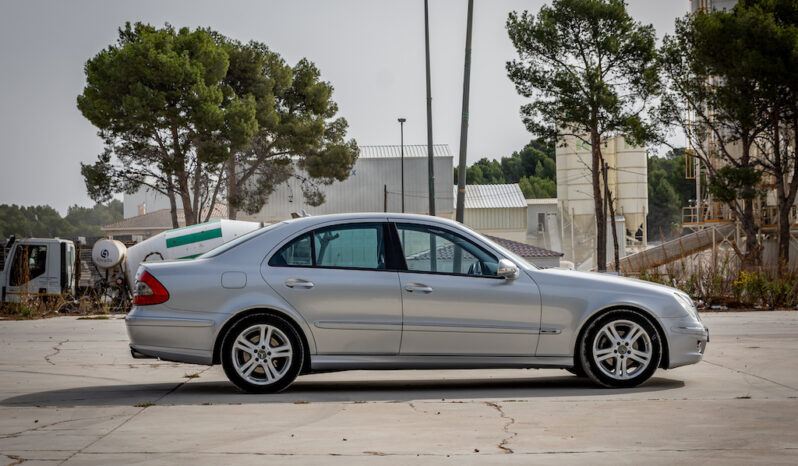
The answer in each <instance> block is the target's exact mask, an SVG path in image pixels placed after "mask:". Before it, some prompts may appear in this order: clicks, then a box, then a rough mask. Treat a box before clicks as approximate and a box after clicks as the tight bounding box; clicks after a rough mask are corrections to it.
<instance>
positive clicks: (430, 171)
mask: <svg viewBox="0 0 798 466" xmlns="http://www.w3.org/2000/svg"><path fill="white" fill-rule="evenodd" d="M428 3H429V0H424V45H425V48H426V53H427V178H428V180H429V214H430V215H433V216H434V215H435V166H434V164H433V158H432V157H433V154H432V86H431V84H430V69H429V8H428Z"/></svg>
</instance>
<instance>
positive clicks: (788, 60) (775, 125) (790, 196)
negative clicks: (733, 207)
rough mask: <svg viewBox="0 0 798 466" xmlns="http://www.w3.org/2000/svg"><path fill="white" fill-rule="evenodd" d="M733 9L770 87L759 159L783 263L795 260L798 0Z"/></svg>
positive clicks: (761, 82)
mask: <svg viewBox="0 0 798 466" xmlns="http://www.w3.org/2000/svg"><path fill="white" fill-rule="evenodd" d="M732 15H733V18H734V21H733V22H734V23H735V24H742V25H743V27H746V30H745V34H743V35H742V37H739V38H738V39H737V40H738V41H742V42H744V46H745V49H746V55H744V56H742V57H740V58H741V59H742V60H744V61H745V62H748V63H751V64H752V66H749V67H746V71H748V72H750V73H751V74H752V78H753V79H754V80H755V81H756V82H757V85H758V86H759V87H760V88H761V89H766V90H767V91H768V92H767V93H766V94H765V96H766V99H767V102H768V108H769V111H768V114H767V118H768V119H769V121H770V124H769V126H768V129H767V131H766V132H765V133H764V135H763V136H764V137H762V138H761V139H762V141H757V143H756V145H757V148H758V149H759V151H758V157H757V161H758V164H759V165H760V166H761V168H762V169H763V170H764V171H765V172H766V173H768V174H769V175H770V180H771V182H772V183H773V184H774V186H775V188H776V189H775V191H776V192H775V193H774V194H775V197H776V204H777V211H778V220H777V222H776V223H777V225H778V227H777V228H778V233H777V237H778V243H779V265H780V268H783V267H784V266H786V265H787V264H789V263H790V241H791V237H790V228H791V219H790V213H791V210H792V208H793V206H794V205H795V199H796V195H798V151H796V145H795V137H796V135H798V3H796V2H795V1H793V0H742V1H740V2H738V4H737V5H735V7H734V9H733V12H732ZM740 176H745V174H741V175H740Z"/></svg>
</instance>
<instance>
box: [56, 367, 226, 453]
mask: <svg viewBox="0 0 798 466" xmlns="http://www.w3.org/2000/svg"><path fill="white" fill-rule="evenodd" d="M211 367H212V366H208V367H207V368H205V369H203V370H201V371H200V372H199V373H198V374H203V373H205V372H206V371H209V370H210V369H211ZM191 380H193V379H186V380H184V381H182V382H180V383H179V384H177V385H175V386H174V387H173V388H172V389H171V390H169V391H168V392H166V393H164V394H163V395H161V396H160V397H158V398H157V399H156V400H155V401H153V402H152V403H151V404H150V403H148V404H147V405H146V406H142V408H141V409H139V410H138V411H136V412H135V413H133V414H132V415H131V416H129V417H128V418H127V419H125V420H124V421H122V422H121V423H120V424H119V425H117V426H116V427H114V428H113V429H111V430H109V431H108V432H106V433H104V434H103V435H101V436H99V437H98V438H96V439H94V440H92V441H91V442H89V444H88V445H86V446H84V447H83V448H81V449H80V450H77V451H75V452H74V453H72V454H71V455H69V456H68V457H66V458H65V459H64V460H63V461H61V462H60V463H58V464H59V466H60V465H62V464H64V463H66V462H67V461H69V460H70V459H72V458H73V457H74V456H75V455H78V454H81V453H84V450H85V449H87V448H90V447H91V446H92V445H94V444H95V443H97V442H99V441H100V440H102V439H104V438H105V437H108V436H109V435H111V434H113V433H114V432H116V431H117V429H119V428H120V427H122V426H124V425H125V424H127V423H128V422H130V421H132V420H133V419H134V418H135V417H136V416H138V415H139V414H141V413H143V412H144V410H145V409H147V408H149V407H150V406H154V405H156V404H157V403H158V402H159V401H161V400H163V399H164V398H166V397H167V396H169V395H171V394H172V393H174V392H175V391H176V390H178V389H179V388H180V387H182V386H183V385H185V384H187V383H189V382H190V381H191Z"/></svg>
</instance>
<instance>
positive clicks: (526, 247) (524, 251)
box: [408, 235, 563, 260]
mask: <svg viewBox="0 0 798 466" xmlns="http://www.w3.org/2000/svg"><path fill="white" fill-rule="evenodd" d="M485 237H487V238H489V239H490V240H491V241H493V242H495V243H498V244H499V245H500V246H502V247H504V248H505V249H508V250H510V252H513V253H515V254H518V255H519V256H521V257H523V258H525V259H527V258H533V257H562V256H563V253H561V252H557V251H551V250H549V249H544V248H539V247H537V246H532V245H531V244H526V243H521V242H519V241H513V240H510V239H505V238H499V237H497V236H489V235H485ZM465 255H466V259H473V257H472V256H471V255H470V254H469V253H468V252H467V251H466V252H465ZM436 257H437V258H438V259H442V260H448V259H452V258H453V257H454V246H453V245H452V244H451V243H450V244H447V245H445V246H440V247H439V248H438V252H437V254H436ZM408 259H416V260H425V259H429V249H428V250H426V251H422V252H419V253H416V254H413V255H412V256H410V257H408Z"/></svg>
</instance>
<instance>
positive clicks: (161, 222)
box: [101, 203, 227, 231]
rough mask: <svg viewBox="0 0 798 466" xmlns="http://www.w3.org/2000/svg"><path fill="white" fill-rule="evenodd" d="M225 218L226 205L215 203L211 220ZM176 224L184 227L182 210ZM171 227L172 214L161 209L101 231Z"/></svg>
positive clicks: (111, 225) (106, 226) (117, 223)
mask: <svg viewBox="0 0 798 466" xmlns="http://www.w3.org/2000/svg"><path fill="white" fill-rule="evenodd" d="M205 213H207V210H205V211H204V213H203V215H204V214H205ZM226 217H227V205H225V204H220V203H216V205H215V206H214V208H213V213H212V214H211V217H210V218H211V219H217V218H226ZM177 222H178V223H179V224H180V226H181V227H182V226H185V225H186V220H185V216H184V215H183V209H177ZM172 228H173V226H172V214H171V212H170V211H169V209H161V210H156V211H155V212H150V213H147V214H144V215H137V216H135V217H130V218H126V219H123V220H120V221H118V222H114V223H111V224H109V225H105V226H104V227H102V228H101V230H103V231H115V230H151V229H152V230H161V229H165V230H171V229H172Z"/></svg>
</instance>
